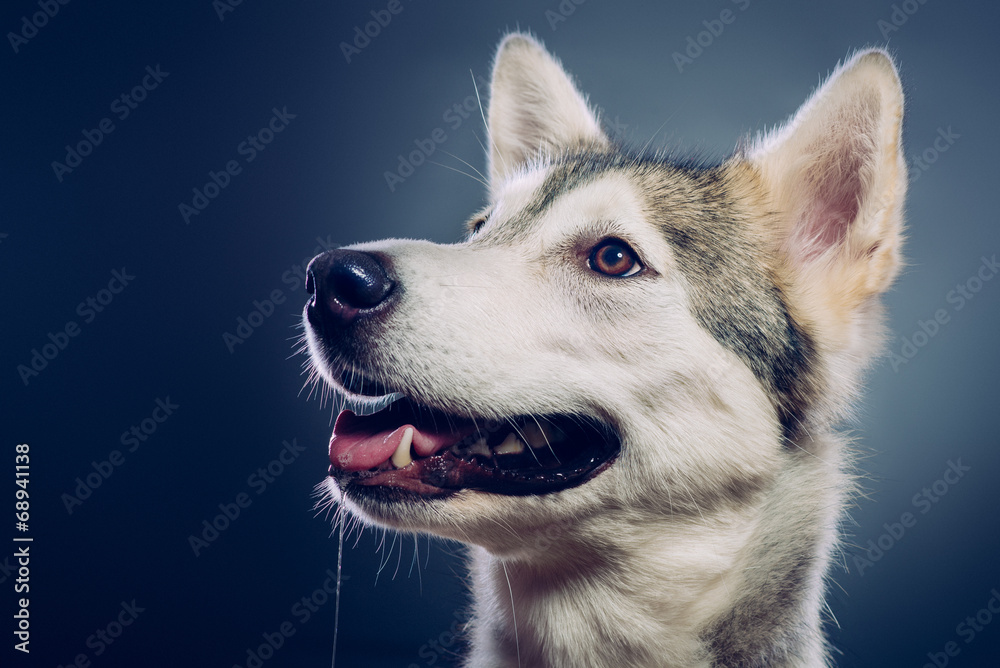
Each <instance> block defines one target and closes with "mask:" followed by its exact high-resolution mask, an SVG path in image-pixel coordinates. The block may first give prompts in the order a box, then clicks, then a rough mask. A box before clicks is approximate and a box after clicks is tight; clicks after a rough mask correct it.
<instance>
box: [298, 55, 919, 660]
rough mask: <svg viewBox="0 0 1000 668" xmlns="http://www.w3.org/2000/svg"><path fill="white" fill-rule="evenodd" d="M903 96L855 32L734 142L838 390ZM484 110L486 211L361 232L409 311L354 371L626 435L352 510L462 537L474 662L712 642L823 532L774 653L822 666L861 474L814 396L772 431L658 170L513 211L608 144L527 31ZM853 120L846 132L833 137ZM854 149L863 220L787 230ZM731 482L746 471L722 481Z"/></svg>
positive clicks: (693, 651) (886, 268)
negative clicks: (401, 232) (676, 246)
mask: <svg viewBox="0 0 1000 668" xmlns="http://www.w3.org/2000/svg"><path fill="white" fill-rule="evenodd" d="M869 97H870V98H871V99H878V100H880V101H881V106H880V108H879V109H878V110H876V111H877V113H875V114H874V116H873V117H872V118H867V117H865V118H857V117H852V116H851V113H853V112H852V110H854V109H855V104H854V103H855V102H856V101H857V100H858V99H859V98H865V99H868V98H869ZM901 99H902V98H901V93H900V92H899V89H898V81H897V80H896V78H895V74H894V70H893V68H892V64H891V61H889V60H888V59H887V57H885V56H884V55H881V54H878V53H873V52H868V53H863V54H860V55H858V56H856V57H855V58H853V59H852V60H851V61H849V62H848V63H847V64H846V65H844V66H843V67H842V68H840V69H839V70H838V71H837V73H836V74H835V75H834V76H833V77H832V78H831V80H830V81H828V82H827V83H826V84H825V85H824V86H823V87H821V88H820V89H819V90H818V91H817V93H816V94H815V95H814V96H813V97H812V98H811V99H810V101H809V102H807V103H806V105H805V106H804V107H803V109H802V111H800V112H799V114H798V115H797V116H796V117H795V119H794V120H793V121H792V122H791V123H790V124H789V125H788V126H786V127H785V128H784V129H781V130H778V131H776V132H774V133H772V134H770V135H768V136H766V137H762V138H760V139H759V140H758V141H757V143H756V144H755V145H754V146H753V148H752V149H751V150H750V151H749V153H748V154H747V155H746V156H744V157H738V158H737V159H738V160H743V161H744V162H745V164H746V165H748V166H749V170H750V173H752V174H754V175H756V176H755V177H753V178H756V179H759V181H755V182H754V183H757V184H758V186H759V187H760V188H761V189H762V190H763V192H764V193H765V195H764V199H765V201H766V202H767V206H766V207H765V213H764V214H762V220H764V222H762V223H761V224H762V225H771V226H772V227H774V228H775V229H774V230H772V231H773V232H774V236H775V238H777V239H779V240H780V242H779V244H778V246H779V248H777V249H776V250H775V254H776V257H783V258H784V260H782V261H778V266H777V267H776V268H775V271H776V278H777V280H779V281H782V282H783V283H782V285H781V288H782V289H783V290H785V291H787V292H789V293H790V301H791V303H792V308H793V310H794V311H795V314H796V315H797V316H801V317H802V318H804V320H805V321H806V322H807V323H808V325H809V326H810V327H812V328H813V330H812V331H814V332H815V333H816V336H817V345H818V347H819V350H818V355H819V360H820V361H819V365H820V366H821V370H820V371H821V372H820V376H821V377H822V378H823V379H824V380H825V381H826V382H827V383H828V386H827V387H826V389H825V391H826V392H827V393H829V394H830V395H831V398H830V399H829V401H830V403H831V404H832V405H836V406H845V405H847V403H848V402H849V399H850V398H851V393H852V388H853V387H854V386H855V385H856V382H857V377H856V376H857V369H858V368H859V367H860V366H861V365H862V363H863V361H864V359H865V358H866V357H867V356H868V355H869V354H870V350H871V349H873V344H872V343H871V341H872V340H874V339H877V336H876V332H877V303H876V301H875V297H876V296H877V294H878V293H879V292H881V291H882V290H883V289H885V287H886V286H887V285H888V281H890V280H891V278H892V273H893V272H894V270H895V264H894V262H893V261H894V260H898V243H896V242H895V239H896V237H897V236H898V232H899V229H898V228H899V220H900V212H901V206H902V197H903V194H904V191H905V178H902V176H901V174H902V171H903V165H902V162H901V157H900V155H899V153H900V152H899V144H898V135H899V116H900V113H901V109H902V106H901V105H902V102H901ZM856 116H857V114H856ZM489 123H490V141H491V155H490V170H491V177H492V182H491V186H490V190H491V203H490V207H489V210H490V215H489V219H488V222H487V223H486V224H485V226H483V227H482V229H481V230H479V231H478V232H477V233H476V234H474V235H473V236H472V237H471V238H470V239H469V240H467V241H465V242H462V243H459V244H454V245H437V244H432V243H429V242H425V241H413V240H386V241H379V242H373V243H369V244H361V245H358V246H355V247H353V248H354V249H356V250H363V251H379V252H380V253H382V254H385V255H387V256H390V257H391V258H392V262H393V268H394V271H395V272H396V273H395V280H397V281H399V282H400V283H402V284H404V285H405V286H406V293H405V299H403V300H402V301H401V302H400V303H399V304H397V305H396V306H395V309H396V310H395V311H394V312H393V316H392V317H393V319H394V322H397V323H399V326H398V327H395V328H393V329H391V330H389V331H387V332H386V333H385V334H384V335H383V336H382V338H381V339H380V341H379V345H378V346H377V347H375V348H374V349H373V350H372V351H371V356H372V361H371V362H370V364H371V369H369V371H370V372H372V373H377V374H379V375H381V376H382V377H384V378H387V379H389V378H391V381H392V385H393V386H394V387H397V388H399V389H400V390H401V391H402V392H404V393H405V394H407V395H408V396H411V397H416V398H419V401H420V403H422V404H425V405H427V406H430V407H433V408H437V409H440V410H444V411H448V412H450V413H453V414H458V415H466V414H467V415H472V416H475V417H476V418H477V419H490V418H492V419H504V418H507V417H510V416H515V415H521V414H531V415H538V414H547V413H563V414H565V413H578V414H586V415H596V416H600V417H602V418H606V419H609V420H612V421H613V423H614V424H615V425H616V427H617V428H618V430H619V431H620V433H621V436H622V441H623V444H622V445H623V447H622V451H621V454H620V456H619V458H618V460H617V461H616V462H615V463H614V464H613V465H612V466H611V467H610V468H608V469H607V470H605V471H604V472H603V473H601V474H599V475H598V476H596V477H595V478H593V479H592V480H590V481H588V482H586V483H585V484H583V485H580V486H578V487H574V488H571V489H567V490H564V491H561V492H558V493H554V494H548V495H536V496H524V497H514V496H503V495H496V494H487V493H483V492H476V491H468V490H466V491H462V492H459V493H458V494H456V495H454V496H452V497H449V498H447V499H444V500H440V501H432V502H427V503H422V504H415V505H412V506H398V507H394V508H392V509H391V510H385V509H383V510H381V511H375V510H373V509H372V508H367V507H363V506H361V505H358V504H357V503H355V502H354V501H353V500H352V499H350V498H344V499H342V502H343V503H345V504H346V506H347V507H348V508H350V509H351V510H352V511H353V512H354V513H356V514H357V515H359V516H361V517H362V518H363V519H365V520H366V521H369V522H373V523H377V524H381V525H385V526H389V527H394V528H398V529H402V530H407V531H427V532H431V533H434V534H436V535H439V536H444V537H448V538H453V539H457V540H461V541H464V542H466V543H468V544H470V545H471V546H472V547H471V548H470V549H471V568H472V583H473V590H474V595H475V617H474V622H473V625H472V628H473V631H472V640H473V649H472V654H471V656H470V657H469V659H468V664H467V665H469V666H475V667H477V668H488V667H496V668H501V667H503V668H511V667H513V666H523V667H525V668H527V667H528V666H542V667H557V666H558V667H569V666H573V667H576V666H580V667H583V666H587V667H595V668H597V667H608V668H610V667H613V666H614V667H618V666H635V667H641V666H649V667H652V666H657V667H663V666H676V667H685V668H691V667H697V666H709V665H711V663H710V662H711V660H712V657H711V648H710V647H709V646H708V645H707V644H706V639H705V635H704V634H705V633H706V630H707V629H709V628H711V627H712V624H713V623H714V622H716V621H717V620H719V619H722V618H724V615H726V614H727V613H728V612H729V611H731V610H732V609H733V606H734V605H736V604H737V602H738V601H741V600H745V598H746V597H748V596H749V597H750V598H752V597H753V595H754V592H757V591H761V592H763V591H765V590H766V589H767V586H768V583H767V580H768V578H769V577H770V575H769V571H768V568H769V567H770V565H771V564H772V563H773V562H780V561H781V560H782V559H784V558H785V555H786V553H787V554H788V555H789V558H793V557H796V556H797V553H795V552H794V550H795V549H797V548H798V546H799V545H800V543H799V542H798V541H799V538H798V537H799V536H805V535H813V534H817V535H818V536H819V538H817V539H816V540H815V541H813V542H809V543H808V546H809V549H810V550H811V551H812V552H813V557H814V559H815V563H813V564H812V565H811V566H810V569H809V570H808V572H807V573H806V574H805V575H804V576H803V578H804V580H803V584H802V587H803V591H804V594H803V595H802V598H801V601H800V602H798V603H795V605H796V606H797V607H796V609H795V610H793V611H792V615H793V617H794V619H795V620H796V621H795V623H794V624H793V626H794V627H795V628H794V629H793V630H794V632H795V634H796V637H797V640H798V642H797V643H796V644H795V646H794V647H793V648H792V649H790V650H789V651H790V652H793V653H792V654H791V655H790V656H787V657H780V658H781V663H780V664H779V663H778V662H777V659H775V663H774V664H773V665H789V666H824V665H827V664H826V654H825V644H824V641H823V639H822V635H821V633H820V626H819V619H820V608H821V606H822V597H823V578H824V576H825V573H826V563H827V560H828V558H829V553H830V551H831V550H832V549H833V548H834V545H835V542H836V533H837V523H838V521H839V518H840V514H841V508H842V505H843V501H844V496H845V494H847V493H848V491H849V488H850V484H849V480H848V477H847V475H846V474H845V473H844V468H845V463H844V460H843V454H842V451H843V449H844V444H843V442H842V440H841V439H840V438H839V437H838V436H836V434H835V432H834V431H833V430H832V427H831V424H830V421H829V419H826V421H825V422H824V421H823V420H819V421H817V420H813V421H812V422H811V423H810V425H811V429H810V431H809V433H808V434H807V435H803V436H801V437H800V440H799V441H798V442H796V443H794V444H792V446H793V447H789V446H788V445H787V444H785V443H783V442H782V435H781V425H780V424H779V423H778V421H777V419H776V417H775V413H774V409H773V407H772V405H771V401H770V398H769V396H768V392H767V391H766V389H765V388H764V387H762V385H761V383H760V382H759V381H758V379H757V378H756V377H755V376H754V374H753V373H752V372H751V370H750V369H749V368H748V367H747V365H746V364H745V363H744V362H743V361H742V360H740V359H739V358H738V357H737V355H736V354H735V353H733V352H731V351H730V350H728V349H727V348H725V347H724V346H723V345H721V344H720V343H719V342H718V341H716V340H715V339H714V338H713V337H712V335H710V334H709V333H708V332H707V331H705V329H704V328H703V327H702V326H701V325H700V324H699V322H698V320H697V319H696V317H695V316H694V315H693V312H692V304H691V303H690V299H691V297H690V291H689V289H688V285H687V283H686V280H685V278H684V276H683V274H682V273H681V271H680V270H679V268H678V266H677V261H676V257H675V253H674V252H673V250H672V249H671V246H670V244H669V243H668V242H667V241H666V239H665V238H664V235H663V234H662V233H661V232H660V230H659V229H658V228H657V227H656V225H654V224H653V222H652V220H651V218H650V211H649V205H648V199H647V198H646V197H645V195H644V188H645V184H646V182H647V180H648V179H647V177H644V176H641V175H637V174H635V173H630V172H628V171H627V170H620V171H611V172H608V173H604V174H602V175H600V176H599V177H596V178H595V179H593V180H592V181H590V182H588V183H585V184H583V185H580V186H579V187H577V188H576V189H574V190H572V191H570V192H568V193H564V194H562V195H561V196H560V197H559V198H558V200H557V201H555V202H554V203H553V204H552V206H551V207H549V208H547V209H546V210H545V211H544V213H542V214H541V216H539V217H538V218H537V219H531V220H528V219H527V218H526V217H525V215H524V211H525V209H526V207H528V206H529V205H531V204H532V203H533V202H535V201H536V200H537V197H538V194H537V191H538V189H539V187H540V186H541V185H542V184H543V183H544V182H545V178H546V176H548V175H549V174H550V173H551V170H552V169H553V166H552V165H553V158H554V157H555V156H556V155H557V154H558V152H559V151H560V150H564V149H576V148H579V147H587V146H589V147H590V148H591V149H592V150H601V149H602V147H604V148H606V147H607V140H606V138H605V137H604V135H603V133H602V132H601V131H600V127H599V123H598V121H597V118H596V116H595V115H594V114H592V113H591V112H590V110H589V109H588V107H587V104H586V101H585V100H584V98H583V97H582V96H581V95H580V94H579V93H578V92H577V91H576V90H575V88H574V87H573V85H572V83H571V81H570V80H569V78H568V77H567V76H566V75H565V74H564V73H563V72H562V69H561V68H560V66H559V65H558V63H557V62H556V61H555V60H554V59H553V58H552V57H551V56H549V55H548V54H547V53H546V52H545V51H544V49H542V48H541V47H540V45H538V44H537V43H536V42H535V41H534V40H532V39H531V38H528V37H526V36H523V35H511V36H509V37H508V38H507V39H506V40H505V41H504V42H503V43H502V45H501V48H500V52H499V54H498V57H497V61H496V65H495V67H494V84H493V91H492V98H491V103H490V121H489ZM838 123H839V124H842V125H843V127H842V128H839V129H838V128H834V129H833V131H832V132H831V131H830V125H831V124H833V125H837V124H838ZM858 133H860V134H858ZM858 137H860V138H861V139H860V141H861V144H863V146H861V148H860V149H857V150H855V149H850V148H848V149H844V144H843V142H845V141H848V140H850V141H854V140H855V139H858ZM845 150H846V155H848V156H849V157H851V156H854V157H856V156H857V155H861V157H862V159H863V160H862V162H864V164H865V165H868V166H869V167H866V169H867V170H868V171H867V172H866V173H865V175H864V178H863V179H862V181H861V183H862V187H863V190H864V192H861V193H860V195H863V196H864V199H863V203H862V207H861V210H860V214H859V217H858V220H859V221H860V223H857V224H853V225H849V226H848V232H847V237H846V239H845V240H842V241H838V242H835V243H831V244H828V245H826V246H824V245H823V244H822V243H819V244H818V252H817V243H818V242H817V241H816V239H814V238H811V237H809V236H808V235H804V234H803V233H802V232H801V229H802V228H801V225H802V223H801V220H802V219H803V218H804V217H806V216H804V214H803V213H802V212H803V211H807V210H809V211H811V209H810V207H814V206H815V199H813V200H810V199H809V198H810V196H811V192H810V187H811V186H812V185H814V184H815V183H818V182H822V179H823V178H825V177H824V176H823V175H824V174H829V173H835V172H836V171H837V170H839V169H843V168H844V165H843V164H832V163H831V156H834V163H836V156H839V155H841V154H845ZM858 150H860V151H861V153H860V154H859V153H858V152H857V151H858ZM851 159H853V157H852V158H851ZM824 170H826V171H824ZM872 192H875V193H878V196H877V197H876V198H873V197H872V196H871V194H870V193H872ZM772 206H773V210H776V211H777V212H778V214H777V216H776V217H772V216H771V213H770V211H771V210H772V209H770V208H768V207H772ZM809 215H812V214H809ZM608 236H614V237H617V238H620V239H623V240H625V241H626V242H628V243H629V244H630V245H631V246H632V247H633V248H634V249H635V250H636V252H637V254H638V255H639V257H640V258H641V259H642V262H643V263H644V265H645V266H646V267H647V268H648V269H649V270H650V273H649V274H647V275H646V276H645V277H644V278H641V279H639V280H619V281H609V280H606V279H601V278H600V277H596V276H594V275H593V272H590V271H589V270H588V268H587V267H586V263H585V258H583V257H582V256H581V255H580V253H579V250H578V249H579V248H580V247H584V248H586V247H589V246H588V245H593V244H594V243H596V242H597V241H599V240H600V239H602V238H605V237H608ZM872 257H874V258H875V259H874V260H871V258H872ZM865 258H869V260H870V261H871V262H874V264H875V265H877V266H875V267H874V268H871V267H870V266H869V265H868V264H865V262H866V260H865ZM845 272H847V274H848V275H849V277H850V278H851V280H852V281H853V282H852V283H851V285H850V289H849V290H847V291H846V292H845V291H844V290H842V289H840V288H841V287H843V286H842V285H841V284H842V283H843V281H844V276H845ZM866 272H867V273H866ZM869 274H870V275H869ZM835 283H836V285H835ZM734 317H739V314H734ZM310 336H311V337H313V338H311V339H310V345H311V346H315V345H316V340H315V337H314V335H313V334H312V333H310ZM320 371H321V373H325V374H326V376H327V378H328V379H329V380H331V381H332V380H333V377H332V375H330V374H329V373H328V372H327V371H325V370H323V369H321V370H320ZM833 395H836V396H833ZM817 410H819V409H817ZM822 415H823V416H825V418H830V416H831V415H832V412H827V413H822ZM804 453H809V454H804ZM740 487H746V488H747V489H756V490H759V491H756V492H748V493H747V495H746V496H745V497H739V496H735V495H734V494H733V493H732V492H731V491H730V490H732V489H734V488H740ZM330 488H331V494H334V495H336V496H338V497H339V496H340V495H339V490H337V489H336V486H335V485H334V484H333V483H330ZM706 499H715V500H714V501H712V502H709V503H706V501H705V500H706ZM802 540H803V541H804V540H805V539H802ZM803 544H804V543H803ZM512 600H513V607H512ZM515 618H516V624H515ZM789 642H791V641H789ZM789 647H791V645H789ZM780 649H781V648H777V649H776V650H775V651H779V650H780ZM775 656H776V657H777V656H778V654H775Z"/></svg>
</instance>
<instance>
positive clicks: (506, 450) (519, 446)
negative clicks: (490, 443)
mask: <svg viewBox="0 0 1000 668" xmlns="http://www.w3.org/2000/svg"><path fill="white" fill-rule="evenodd" d="M493 452H494V454H498V455H519V454H521V453H522V452H524V443H522V442H521V439H519V438H518V437H517V436H516V435H515V434H514V432H511V433H509V434H507V438H505V439H504V441H503V443H501V444H500V445H498V446H496V447H495V448H493Z"/></svg>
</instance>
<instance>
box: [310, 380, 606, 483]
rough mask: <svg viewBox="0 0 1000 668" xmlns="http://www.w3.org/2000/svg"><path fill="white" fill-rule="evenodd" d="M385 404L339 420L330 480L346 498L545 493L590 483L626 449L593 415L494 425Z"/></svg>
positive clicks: (402, 401)
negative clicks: (471, 493)
mask: <svg viewBox="0 0 1000 668" xmlns="http://www.w3.org/2000/svg"><path fill="white" fill-rule="evenodd" d="M390 402H391V403H390ZM376 403H378V402H376ZM386 403H388V406H387V407H384V408H382V409H381V410H378V411H377V412H375V413H373V414H370V415H358V414H356V413H354V412H352V411H350V410H344V411H342V412H341V413H340V415H339V416H338V417H337V421H336V424H335V425H334V429H333V436H332V437H331V439H330V472H329V475H330V476H331V477H333V478H334V479H335V480H337V482H338V483H339V484H340V487H341V489H342V490H344V492H345V493H348V494H354V495H358V496H368V497H379V498H382V499H385V500H392V499H395V500H401V499H403V498H407V497H410V498H412V497H413V496H418V497H424V498H433V497H443V496H449V495H451V494H454V493H456V492H458V491H461V490H465V489H469V490H478V491H483V492H492V493H496V494H506V495H530V494H547V493H551V492H556V491H560V490H563V489H567V488H570V487H574V486H577V485H580V484H582V483H584V482H586V481H588V480H590V479H591V478H593V477H594V476H596V475H597V474H599V473H600V472H601V471H603V470H604V469H606V468H607V467H608V466H610V465H611V463H612V462H613V461H614V459H615V458H616V457H617V455H618V453H619V451H620V448H621V444H620V439H619V437H618V435H617V433H616V432H615V430H614V429H612V428H611V427H609V426H608V425H606V424H603V423H601V422H599V421H596V420H594V419H592V418H585V417H580V416H573V415H544V416H542V415H539V416H531V415H526V416H520V417H515V418H510V419H507V420H504V421H494V420H485V419H476V418H470V417H458V416H455V415H451V414H448V413H445V412H442V411H439V410H436V409H432V408H428V407H426V406H422V405H420V404H419V403H417V402H415V401H413V400H411V399H409V398H406V397H401V395H391V396H390V397H385V398H382V399H381V404H383V405H385V404H386Z"/></svg>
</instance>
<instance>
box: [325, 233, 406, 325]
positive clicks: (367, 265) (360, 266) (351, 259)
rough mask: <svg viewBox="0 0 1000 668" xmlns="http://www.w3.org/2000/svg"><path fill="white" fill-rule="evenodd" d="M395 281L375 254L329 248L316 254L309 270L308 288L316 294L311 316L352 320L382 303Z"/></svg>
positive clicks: (335, 319)
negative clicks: (329, 249) (320, 253)
mask: <svg viewBox="0 0 1000 668" xmlns="http://www.w3.org/2000/svg"><path fill="white" fill-rule="evenodd" d="M393 285H394V283H393V282H392V280H391V279H390V278H389V274H388V272H387V271H386V269H385V267H384V266H383V264H382V263H381V262H380V261H379V259H378V258H377V257H375V256H374V255H371V254H369V253H363V252H361V251H352V250H343V249H338V250H332V251H327V252H326V253H323V254H322V255H317V256H316V257H314V258H313V259H312V262H310V263H309V268H308V269H307V270H306V290H308V291H309V294H311V295H313V299H312V300H310V302H309V311H310V313H309V315H310V318H313V317H316V318H320V319H322V320H323V321H331V320H332V321H334V323H335V324H337V323H339V324H343V323H347V322H350V321H351V320H353V319H354V318H355V317H357V316H358V314H359V313H361V312H363V311H366V310H369V309H372V308H375V307H376V306H378V305H379V304H381V303H383V302H384V301H385V300H386V298H387V297H388V296H389V294H390V293H391V292H392V288H393ZM314 311H315V313H314ZM317 324H318V323H317Z"/></svg>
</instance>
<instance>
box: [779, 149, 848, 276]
mask: <svg viewBox="0 0 1000 668" xmlns="http://www.w3.org/2000/svg"><path fill="white" fill-rule="evenodd" d="M826 163H827V164H826V165H825V166H826V169H825V170H822V171H820V170H817V171H818V172H819V173H813V174H808V175H804V178H803V184H802V188H803V190H804V191H805V192H804V193H803V196H804V199H805V201H804V202H803V206H802V209H801V213H800V214H799V216H798V219H797V221H796V224H795V232H794V233H793V234H792V237H791V239H789V245H790V247H791V251H792V254H793V256H794V257H795V258H796V259H797V260H799V261H800V262H809V261H812V260H814V259H815V258H816V257H818V256H819V255H822V254H823V253H825V252H826V251H828V250H829V249H831V248H833V247H835V246H838V245H840V244H841V242H843V240H844V239H845V238H846V237H847V234H848V232H849V230H850V228H851V225H853V224H854V222H855V221H856V220H857V217H858V212H859V211H860V209H861V203H862V198H863V197H864V193H865V190H864V184H863V182H862V174H861V171H862V169H863V164H864V161H863V160H862V159H861V157H860V155H858V151H857V150H856V149H855V150H854V151H851V150H850V149H848V150H846V151H844V152H843V153H842V154H841V155H837V156H829V157H827V159H826ZM815 167H818V165H815V166H814V168H815Z"/></svg>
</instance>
